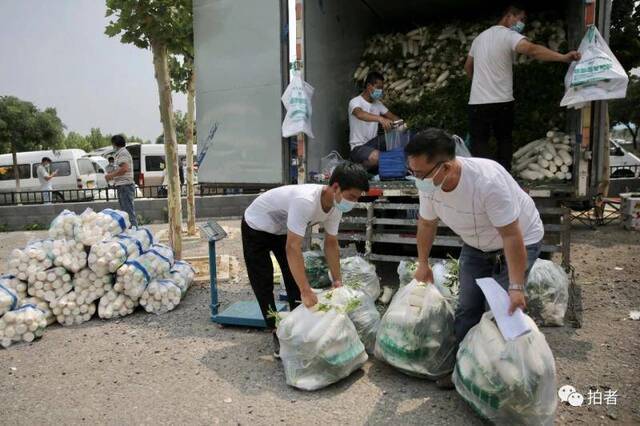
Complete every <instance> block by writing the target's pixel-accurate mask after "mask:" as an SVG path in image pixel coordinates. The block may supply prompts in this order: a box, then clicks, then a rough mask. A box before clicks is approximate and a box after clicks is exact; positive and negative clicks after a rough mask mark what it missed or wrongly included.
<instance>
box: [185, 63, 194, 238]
mask: <svg viewBox="0 0 640 426" xmlns="http://www.w3.org/2000/svg"><path fill="white" fill-rule="evenodd" d="M190 69H191V75H190V76H189V81H188V82H187V134H186V135H185V139H186V140H187V176H186V178H187V179H186V180H187V234H188V235H195V234H196V194H195V189H194V187H193V178H194V171H193V121H194V112H195V92H196V87H195V85H196V72H195V69H194V68H193V60H190Z"/></svg>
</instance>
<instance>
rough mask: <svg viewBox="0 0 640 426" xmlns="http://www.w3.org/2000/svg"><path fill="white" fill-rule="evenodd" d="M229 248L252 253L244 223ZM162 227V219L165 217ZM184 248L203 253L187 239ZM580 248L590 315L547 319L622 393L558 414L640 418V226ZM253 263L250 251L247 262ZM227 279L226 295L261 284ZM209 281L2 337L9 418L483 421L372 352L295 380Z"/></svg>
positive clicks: (597, 381)
mask: <svg viewBox="0 0 640 426" xmlns="http://www.w3.org/2000/svg"><path fill="white" fill-rule="evenodd" d="M223 224H224V225H225V226H227V227H228V228H229V229H230V231H231V237H232V238H230V239H228V240H225V241H224V242H223V243H222V244H221V247H220V252H222V253H227V254H232V255H235V256H238V257H239V258H240V259H242V257H241V247H240V242H239V238H238V237H239V230H238V228H239V223H238V222H237V221H226V222H223ZM155 228H156V229H159V228H158V227H155ZM41 234H42V233H37V232H36V233H8V234H0V259H1V260H2V261H1V262H0V271H1V270H2V269H3V268H4V265H5V262H6V258H7V256H8V254H9V253H10V251H11V249H13V248H14V247H16V246H21V245H23V244H24V243H25V242H27V241H28V240H29V239H31V238H33V237H35V236H37V235H41ZM186 253H187V255H196V254H203V253H205V246H204V244H200V243H188V244H187V246H186ZM573 259H574V265H575V268H576V272H577V278H578V280H579V282H580V283H581V284H582V287H583V294H584V306H585V312H584V316H585V318H584V327H583V328H582V329H579V330H574V329H569V328H554V329H544V332H545V334H546V336H547V339H548V341H549V344H550V345H551V348H552V350H553V352H554V355H555V357H556V363H557V369H558V381H559V384H572V385H573V386H575V387H576V388H577V389H578V391H579V392H582V393H584V394H585V395H586V394H587V392H588V390H589V388H590V387H592V388H593V389H594V390H596V391H598V390H599V391H602V392H603V393H604V392H605V391H606V390H607V389H611V390H617V395H618V397H617V405H616V406H613V405H608V406H607V405H605V403H604V401H603V405H598V406H595V405H594V406H583V407H579V408H572V407H569V406H561V407H559V409H558V417H557V421H558V423H559V424H566V423H582V424H589V425H591V424H600V423H603V424H604V423H618V424H639V423H640V408H639V407H640V404H639V403H640V362H639V361H638V352H639V349H640V343H639V340H638V337H639V336H640V322H637V321H630V320H628V319H627V317H628V313H629V310H631V309H640V280H639V278H640V276H639V274H638V271H639V268H638V264H639V263H640V234H638V233H631V232H626V231H622V230H621V229H619V228H618V227H616V226H613V225H612V226H609V227H606V228H601V229H599V230H597V231H587V230H585V231H578V232H576V234H575V236H574V244H573ZM241 263H242V262H241ZM241 277H242V278H241V280H240V282H237V283H228V284H223V285H221V297H222V301H223V305H224V304H226V303H228V302H230V301H235V300H240V299H247V298H250V297H251V293H250V289H249V287H248V284H247V281H246V278H245V277H244V271H243V270H242V275H241ZM208 296H209V293H208V290H207V289H206V288H192V289H191V290H190V291H189V293H188V295H187V296H186V298H185V300H184V301H183V303H182V304H181V305H180V306H179V307H178V308H177V309H176V310H175V311H173V312H170V313H168V314H165V315H162V316H155V315H150V314H146V313H144V312H137V313H135V314H134V315H132V316H129V317H126V318H124V319H121V320H119V321H101V320H98V319H94V320H92V321H90V322H88V323H85V324H83V325H81V326H75V327H70V328H62V327H60V326H52V327H50V328H49V329H48V330H47V332H46V333H45V335H44V337H43V338H42V339H41V340H40V341H36V342H33V343H32V344H24V345H16V346H13V347H11V348H10V349H8V350H0V389H1V392H2V397H1V398H0V419H2V421H1V422H0V423H2V424H7V425H9V424H35V423H43V424H51V423H57V424H79V423H100V424H102V423H108V424H218V423H220V424H277V423H284V424H301V423H304V424H345V425H350V424H365V423H366V424H399V425H405V424H443V425H444V424H460V425H463V424H464V425H468V424H481V422H480V421H479V420H478V418H477V416H476V415H475V414H474V413H473V412H472V410H471V409H470V408H469V407H468V406H467V405H466V403H465V402H464V401H462V400H461V399H460V398H459V397H458V395H457V394H456V392H455V391H452V392H443V391H440V390H438V389H436V388H435V386H434V385H432V384H430V383H429V382H427V381H423V380H419V379H414V378H409V377H407V376H404V375H402V374H400V373H398V372H397V371H395V370H393V369H392V368H391V367H388V366H387V365H385V364H383V363H381V362H379V361H376V360H370V361H369V362H367V364H366V365H365V367H364V369H363V370H362V371H361V372H357V373H355V374H354V375H352V376H351V377H349V378H348V379H346V380H344V381H342V382H340V383H338V384H336V385H334V386H331V387H329V388H327V389H324V390H320V391H317V392H313V393H309V392H301V391H296V390H294V389H292V388H290V387H288V386H287V385H286V384H285V381H284V373H283V370H282V368H281V366H280V365H279V363H278V362H275V361H274V360H273V359H272V358H271V356H270V353H271V346H270V343H271V340H270V336H268V335H267V334H266V333H264V332H259V331H247V330H243V329H233V328H219V327H217V326H215V325H213V324H212V323H211V322H209V319H208V318H209V307H208Z"/></svg>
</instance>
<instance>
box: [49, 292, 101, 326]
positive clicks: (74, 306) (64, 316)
mask: <svg viewBox="0 0 640 426" xmlns="http://www.w3.org/2000/svg"><path fill="white" fill-rule="evenodd" d="M50 306H51V311H52V312H53V315H55V317H56V319H57V320H58V322H59V323H60V324H62V325H74V324H82V323H83V322H86V321H89V320H90V319H91V317H92V316H93V314H95V313H96V305H95V303H89V302H87V301H86V300H85V298H84V296H82V295H80V294H78V293H76V292H75V291H72V292H70V293H67V294H65V295H64V296H62V297H61V298H59V299H56V300H54V301H53V302H52V303H51V305H50Z"/></svg>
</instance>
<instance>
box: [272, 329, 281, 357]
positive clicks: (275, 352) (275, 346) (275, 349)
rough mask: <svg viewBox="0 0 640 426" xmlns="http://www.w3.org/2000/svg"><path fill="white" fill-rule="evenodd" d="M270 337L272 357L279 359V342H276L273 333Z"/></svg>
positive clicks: (276, 337)
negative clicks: (271, 340)
mask: <svg viewBox="0 0 640 426" xmlns="http://www.w3.org/2000/svg"><path fill="white" fill-rule="evenodd" d="M271 335H272V336H273V357H274V358H275V359H280V340H278V336H277V335H276V333H275V332H273V333H271Z"/></svg>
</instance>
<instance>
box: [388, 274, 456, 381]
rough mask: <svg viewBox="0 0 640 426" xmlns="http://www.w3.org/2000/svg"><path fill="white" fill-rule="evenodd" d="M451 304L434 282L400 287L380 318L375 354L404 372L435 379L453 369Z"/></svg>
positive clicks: (453, 350)
mask: <svg viewBox="0 0 640 426" xmlns="http://www.w3.org/2000/svg"><path fill="white" fill-rule="evenodd" d="M455 350H456V338H455V334H454V328H453V308H452V306H451V304H450V303H449V301H448V300H447V298H445V297H444V296H443V295H442V293H441V291H440V290H439V289H438V287H437V286H436V285H434V284H425V283H420V282H418V281H416V280H413V281H411V282H410V283H409V284H407V285H406V286H404V287H402V288H400V290H398V293H396V295H395V296H394V298H393V300H392V301H391V304H390V305H389V309H388V310H387V312H386V313H385V314H384V316H383V317H382V320H381V321H380V327H379V328H378V335H377V339H376V349H375V355H376V357H377V358H379V359H382V360H384V361H386V362H388V363H389V364H391V365H392V366H394V367H396V368H397V369H399V370H400V371H402V372H403V373H405V374H409V375H411V376H417V377H425V378H428V379H431V380H437V379H439V378H441V377H443V376H445V375H447V374H449V373H451V371H452V369H453V365H454V362H455V356H456V354H455Z"/></svg>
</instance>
